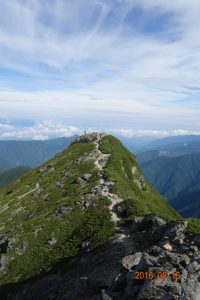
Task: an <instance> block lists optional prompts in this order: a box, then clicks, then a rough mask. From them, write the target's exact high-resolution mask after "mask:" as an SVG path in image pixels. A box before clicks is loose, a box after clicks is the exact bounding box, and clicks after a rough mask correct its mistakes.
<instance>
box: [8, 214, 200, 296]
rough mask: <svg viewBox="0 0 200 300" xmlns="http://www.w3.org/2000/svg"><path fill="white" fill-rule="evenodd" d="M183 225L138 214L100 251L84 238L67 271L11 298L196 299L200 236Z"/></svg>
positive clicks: (28, 286)
mask: <svg viewBox="0 0 200 300" xmlns="http://www.w3.org/2000/svg"><path fill="white" fill-rule="evenodd" d="M186 229H187V222H186V221H180V222H174V221H165V220H163V219H161V218H158V217H154V218H153V219H149V218H144V217H136V218H135V219H134V221H133V222H132V223H131V224H129V225H128V226H126V227H124V228H123V233H122V232H120V233H118V234H117V235H116V236H115V237H114V238H113V239H112V240H111V241H110V242H109V243H108V244H107V245H106V246H104V247H102V248H101V249H99V251H95V252H94V251H90V247H89V246H90V245H89V243H87V242H85V243H84V244H83V245H82V250H83V251H84V252H83V255H82V256H81V257H79V258H73V259H71V260H70V261H68V264H67V269H68V271H67V272H62V273H60V272H58V273H56V272H55V273H54V274H53V275H52V274H51V275H50V274H49V275H46V276H43V277H42V278H40V279H39V280H36V281H35V282H34V283H31V282H30V283H27V284H26V285H24V286H22V287H21V289H20V290H19V291H18V292H17V293H15V295H13V296H12V295H10V296H9V299H13V300H23V299H29V300H36V299H58V300H64V299H77V300H83V299H88V300H98V299H99V300H121V299H138V300H139V299H140V300H146V299H151V300H156V299H158V300H160V299H163V300H197V299H199V296H198V295H199V294H198V293H199V292H200V249H199V241H200V236H197V235H196V236H190V237H187V236H186V234H185V232H186Z"/></svg>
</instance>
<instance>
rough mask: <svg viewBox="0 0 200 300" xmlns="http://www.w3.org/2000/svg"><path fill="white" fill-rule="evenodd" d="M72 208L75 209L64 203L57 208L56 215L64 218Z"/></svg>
mask: <svg viewBox="0 0 200 300" xmlns="http://www.w3.org/2000/svg"><path fill="white" fill-rule="evenodd" d="M72 210H73V209H72V208H71V207H69V206H67V205H64V206H62V207H60V208H59V209H58V210H57V212H56V214H55V215H56V216H57V217H59V218H63V217H64V216H65V215H66V214H67V213H70V212H71V211H72Z"/></svg>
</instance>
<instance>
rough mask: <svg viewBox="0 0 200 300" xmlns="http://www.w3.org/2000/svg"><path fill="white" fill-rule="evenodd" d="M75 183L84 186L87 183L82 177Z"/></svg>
mask: <svg viewBox="0 0 200 300" xmlns="http://www.w3.org/2000/svg"><path fill="white" fill-rule="evenodd" d="M75 183H78V184H84V183H85V180H84V179H83V178H82V177H78V178H77V179H76V180H75Z"/></svg>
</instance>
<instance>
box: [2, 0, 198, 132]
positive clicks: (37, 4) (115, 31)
mask: <svg viewBox="0 0 200 300" xmlns="http://www.w3.org/2000/svg"><path fill="white" fill-rule="evenodd" d="M134 7H135V8H136V7H137V8H138V7H139V8H142V9H143V10H144V11H145V12H146V14H144V16H141V17H140V26H141V28H140V27H139V29H138V27H137V26H136V25H137V24H135V23H134V17H135V18H136V17H137V16H134V15H133V16H132V22H129V23H127V21H126V17H127V15H128V14H129V13H130V12H131V10H132V9H133V8H134ZM0 11H1V12H3V13H1V17H2V18H1V21H0V66H1V67H2V68H8V69H10V70H13V71H17V72H18V71H19V72H22V73H24V74H26V75H27V77H24V78H21V79H19V78H18V77H17V76H16V77H14V78H9V77H6V76H5V75H4V74H1V73H0V79H1V85H2V89H4V90H3V91H0V106H1V107H0V117H2V118H10V119H13V118H16V117H17V118H18V119H20V118H24V117H28V118H33V119H35V120H38V122H41V120H43V119H54V120H55V121H58V120H59V119H62V121H63V120H64V119H65V118H66V119H67V120H68V119H69V123H73V124H75V126H77V127H79V125H80V124H81V121H84V122H86V120H87V119H91V124H90V126H96V124H94V123H93V121H92V119H95V118H96V119H97V120H102V121H103V122H104V123H105V124H107V125H108V126H107V127H108V128H111V127H114V126H115V124H114V122H116V121H111V119H114V116H115V114H121V115H122V116H125V117H124V121H123V120H122V121H121V122H122V123H121V124H119V126H121V127H123V126H126V127H128V128H130V127H131V128H133V127H134V126H135V123H134V122H137V123H138V125H137V129H138V127H141V128H140V130H146V129H145V128H152V130H153V131H154V132H155V134H156V132H157V130H156V128H161V130H163V131H164V132H165V131H169V130H171V127H173V129H174V128H179V127H180V128H183V129H184V130H186V129H187V128H188V129H189V130H193V129H194V128H195V127H197V126H198V120H199V113H200V105H199V95H200V93H199V92H200V90H197V89H193V88H198V87H199V86H200V57H199V51H200V38H199V33H198V32H199V29H200V22H199V12H200V3H199V2H198V1H196V0H191V1H189V2H188V1H187V0H181V1H180V0H177V1H161V0H158V1H157V0H135V1H130V0H124V1H120V0H116V1H112V0H108V1H104V0H79V1H78V0H77V1H64V0H63V1H62V0H57V1H56V0H53V1H51V2H48V1H47V2H46V1H39V0H30V1H27V2H26V3H24V2H22V1H19V0H18V1H1V2H0ZM152 13H153V14H154V15H155V17H156V16H157V15H159V16H163V23H162V24H158V25H157V27H159V26H160V25H163V28H164V29H163V32H162V31H161V32H160V33H159V34H156V30H157V31H159V30H158V28H155V32H154V31H153V30H152V31H151V30H150V28H149V31H148V25H151V24H148V22H150V21H149V20H150V16H151V14H152ZM110 14H112V18H111V16H110ZM165 18H169V22H168V23H167V22H166V24H165ZM152 22H153V21H152ZM144 24H145V25H146V27H147V29H146V31H143V30H142V25H144ZM149 27H151V26H149ZM160 27H162V26H160ZM160 30H161V28H160ZM23 80H25V82H23ZM5 88H7V90H5ZM88 95H92V97H91V96H88ZM94 99H96V100H94ZM111 115H112V116H113V118H111ZM125 118H126V120H125ZM77 120H78V121H77ZM98 122H99V121H98ZM123 122H127V124H123ZM102 126H103V125H102V124H100V125H99V128H102ZM186 127H187V128H186ZM24 134H26V133H24Z"/></svg>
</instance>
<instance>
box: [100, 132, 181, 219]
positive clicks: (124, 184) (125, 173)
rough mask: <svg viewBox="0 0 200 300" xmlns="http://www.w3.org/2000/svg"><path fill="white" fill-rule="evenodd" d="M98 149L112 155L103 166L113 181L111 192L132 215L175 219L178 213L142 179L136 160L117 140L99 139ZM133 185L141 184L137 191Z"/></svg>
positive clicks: (111, 138)
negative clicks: (100, 143)
mask: <svg viewBox="0 0 200 300" xmlns="http://www.w3.org/2000/svg"><path fill="white" fill-rule="evenodd" d="M101 150H102V152H104V153H112V154H111V157H110V159H109V162H108V165H107V167H106V170H105V172H106V175H107V177H108V179H109V180H110V181H114V182H115V183H116V184H115V185H114V190H113V191H114V193H116V194H118V195H119V196H120V197H121V198H123V199H125V200H126V202H125V203H124V205H125V206H129V210H130V211H131V212H132V214H133V215H147V214H157V215H159V216H162V217H165V218H169V219H170V218H171V219H173V218H178V217H179V216H178V214H177V213H176V212H175V210H173V209H172V208H171V206H170V205H169V204H168V203H167V202H166V201H165V200H164V199H163V198H162V197H161V196H160V195H159V193H158V192H157V191H156V190H154V189H153V188H152V187H151V186H150V185H149V183H148V182H147V181H146V180H144V178H143V175H142V172H141V170H140V168H139V165H138V163H137V161H136V158H135V157H134V155H133V154H132V153H130V152H129V151H128V150H127V149H126V148H125V147H124V146H123V145H122V144H121V142H120V141H119V140H117V139H116V138H115V137H113V136H106V137H104V139H103V143H102V145H101ZM133 166H136V168H137V173H136V175H133V174H132V172H131V168H132V167H133ZM137 182H141V183H142V184H141V185H142V188H139V187H138V185H137Z"/></svg>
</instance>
